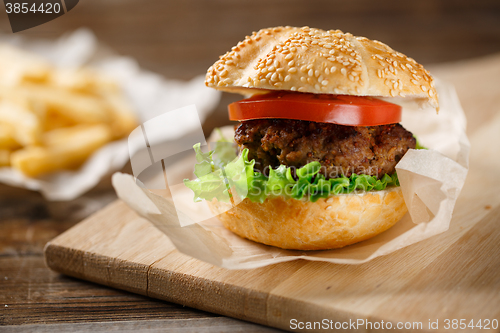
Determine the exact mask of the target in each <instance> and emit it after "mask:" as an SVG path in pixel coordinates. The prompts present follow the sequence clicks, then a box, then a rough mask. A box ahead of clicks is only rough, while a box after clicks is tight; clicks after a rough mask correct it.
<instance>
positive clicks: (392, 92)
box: [390, 89, 398, 97]
mask: <svg viewBox="0 0 500 333" xmlns="http://www.w3.org/2000/svg"><path fill="white" fill-rule="evenodd" d="M390 93H391V96H392V97H396V96H397V95H398V93H397V92H396V90H394V89H391V91H390Z"/></svg>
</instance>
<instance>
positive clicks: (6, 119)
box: [0, 99, 42, 145]
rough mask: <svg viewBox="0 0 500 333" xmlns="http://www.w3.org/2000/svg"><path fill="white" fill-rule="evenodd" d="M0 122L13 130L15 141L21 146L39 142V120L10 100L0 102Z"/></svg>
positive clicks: (40, 129) (40, 128)
mask: <svg viewBox="0 0 500 333" xmlns="http://www.w3.org/2000/svg"><path fill="white" fill-rule="evenodd" d="M0 122H2V123H4V124H8V125H10V127H11V128H12V129H13V130H14V135H13V136H14V138H15V140H16V141H17V142H19V143H20V144H21V145H33V144H38V143H39V142H40V135H41V133H42V127H41V124H40V119H39V118H38V117H37V116H36V115H35V114H34V113H33V112H31V111H30V110H29V109H27V108H25V106H23V105H20V104H17V103H14V102H12V101H10V100H5V99H4V100H0Z"/></svg>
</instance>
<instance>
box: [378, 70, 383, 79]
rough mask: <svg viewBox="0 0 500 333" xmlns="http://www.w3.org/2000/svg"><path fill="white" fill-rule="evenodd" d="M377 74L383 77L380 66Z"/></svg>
mask: <svg viewBox="0 0 500 333" xmlns="http://www.w3.org/2000/svg"><path fill="white" fill-rule="evenodd" d="M377 76H378V77H379V78H382V71H381V70H380V68H379V69H377Z"/></svg>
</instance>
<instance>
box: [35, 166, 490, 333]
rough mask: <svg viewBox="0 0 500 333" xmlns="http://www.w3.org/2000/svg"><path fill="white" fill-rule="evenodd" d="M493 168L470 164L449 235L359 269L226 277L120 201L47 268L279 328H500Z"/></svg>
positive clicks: (55, 248)
mask: <svg viewBox="0 0 500 333" xmlns="http://www.w3.org/2000/svg"><path fill="white" fill-rule="evenodd" d="M488 168H489V166H487V165H486V166H484V167H481V165H479V164H473V165H471V173H470V174H469V177H468V180H467V182H466V185H465V187H464V190H463V192H462V195H461V196H460V198H459V200H458V203H457V207H456V210H455V214H454V218H453V220H452V223H451V228H450V230H448V231H447V232H446V233H444V234H441V235H438V236H435V237H432V238H430V239H427V240H425V241H423V242H420V243H417V244H414V245H412V246H410V247H407V248H404V249H402V250H400V251H397V252H395V253H393V254H391V255H388V256H385V257H381V258H376V259H374V260H373V261H371V262H369V263H366V264H362V265H335V264H328V263H324V262H307V261H303V260H297V261H293V262H288V263H282V264H277V265H273V266H268V267H263V268H259V269H253V270H238V271H231V270H227V269H223V268H219V267H216V266H212V265H210V264H207V263H204V262H201V261H198V260H196V259H192V258H190V257H188V256H186V255H183V254H181V253H179V252H178V251H177V250H176V249H175V248H174V246H173V245H172V243H171V242H170V241H169V239H168V238H167V237H166V236H165V235H164V234H162V233H161V232H160V231H158V230H157V229H156V228H155V227H154V226H153V225H152V224H151V223H150V222H148V221H147V220H145V219H143V218H141V217H139V216H137V215H136V214H135V213H134V212H133V211H132V210H131V209H129V208H128V207H127V206H126V205H125V204H124V203H123V202H121V201H117V202H115V203H113V204H111V205H110V206H108V207H107V208H105V209H103V210H102V211H100V212H98V213H96V214H95V215H93V216H91V217H90V218H88V219H86V220H85V221H83V222H81V223H80V224H78V225H76V226H75V227H73V228H72V229H70V230H68V231H66V232H65V233H63V234H61V235H60V236H58V237H57V238H55V239H54V240H52V241H51V242H49V243H48V244H47V246H46V248H45V256H46V261H47V264H48V266H49V267H50V268H52V269H53V270H56V271H58V272H61V273H64V274H67V275H70V276H74V277H77V278H81V279H85V280H89V281H93V282H96V283H100V284H104V285H107V286H110V287H114V288H119V289H124V290H128V291H131V292H135V293H139V294H142V295H147V296H150V297H155V298H159V299H163V300H167V301H171V302H175V303H179V304H183V305H186V306H190V307H194V308H198V309H202V310H206V311H210V312H215V313H219V314H223V315H227V316H231V317H235V318H239V319H243V320H248V321H253V322H257V323H260V324H264V325H269V326H274V327H279V328H282V329H292V328H293V327H294V326H293V323H294V321H292V322H291V320H293V319H296V320H297V322H296V323H298V322H308V321H309V322H314V321H317V322H322V323H325V322H323V320H326V321H327V322H328V323H329V321H330V320H331V321H333V322H342V323H345V322H349V320H351V322H353V321H357V320H358V319H359V320H364V321H365V322H366V321H370V322H371V323H372V324H373V325H377V324H375V322H377V323H379V324H378V325H380V323H381V321H382V320H383V321H384V323H387V322H389V321H390V322H391V325H394V327H396V325H397V323H398V322H411V323H413V322H419V323H422V326H421V327H422V328H423V329H427V330H429V320H430V322H432V323H435V322H436V321H438V324H439V326H438V327H439V331H447V330H446V329H445V328H446V325H447V323H448V321H447V319H449V320H450V323H449V324H450V325H451V324H452V322H451V320H453V319H458V320H459V322H460V319H465V322H466V323H467V324H469V323H470V321H471V320H473V322H474V323H475V324H474V325H476V323H477V322H478V320H479V319H481V320H482V321H483V322H484V320H485V319H488V320H490V321H491V320H493V319H497V320H498V319H500V227H499V221H500V205H499V203H500V197H499V194H498V190H497V189H498V187H497V186H500V179H499V177H496V178H493V179H489V178H488V175H489V174H491V173H488V170H487V169H488ZM497 170H498V169H497ZM291 324H292V326H291ZM325 325H326V324H325ZM328 325H330V324H328ZM333 325H334V324H333ZM338 325H339V324H338ZM345 325H347V324H344V326H345ZM407 325H410V324H407ZM411 325H414V324H411ZM417 325H418V324H417ZM490 326H491V325H490ZM349 327H350V328H353V326H349ZM357 328H358V329H361V328H363V329H365V328H367V327H366V326H363V325H361V326H360V327H357ZM368 328H369V327H368ZM495 331H498V329H497V330H495Z"/></svg>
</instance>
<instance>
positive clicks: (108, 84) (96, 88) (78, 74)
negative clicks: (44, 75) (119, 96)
mask: <svg viewBox="0 0 500 333" xmlns="http://www.w3.org/2000/svg"><path fill="white" fill-rule="evenodd" d="M50 83H51V84H53V85H54V86H56V87H60V88H64V89H68V90H72V91H75V92H80V93H86V94H91V95H95V94H98V93H102V92H109V93H111V92H115V93H116V92H119V91H120V89H119V87H118V85H117V84H116V82H115V81H113V80H111V79H109V78H107V77H106V76H104V75H102V74H99V73H97V72H95V71H94V70H91V69H87V68H66V69H59V70H57V71H54V72H53V73H52V76H51V78H50Z"/></svg>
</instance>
